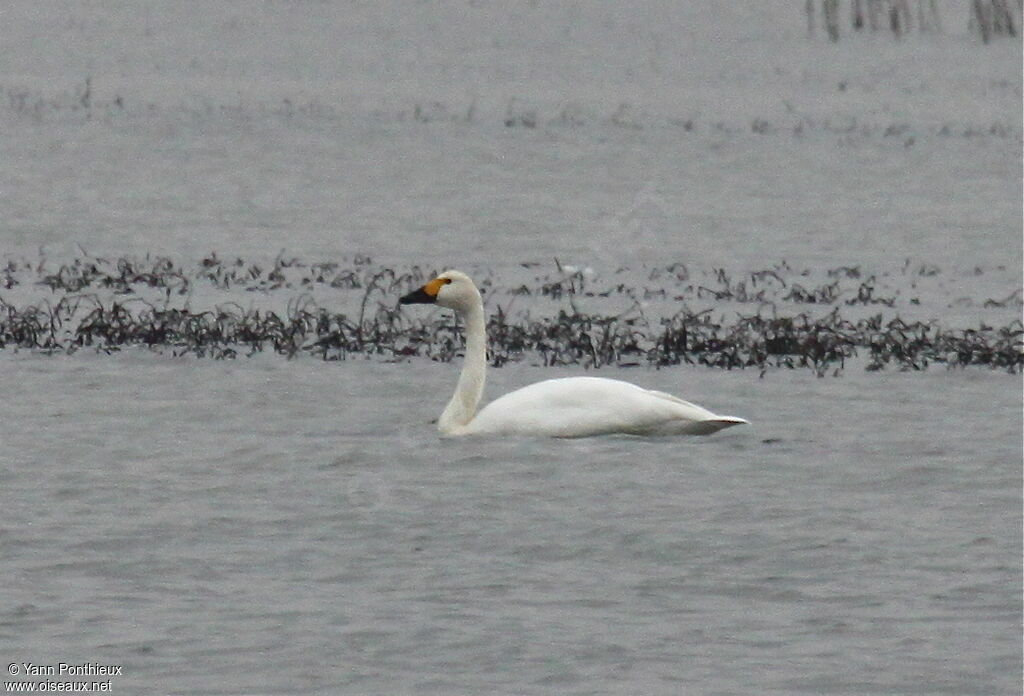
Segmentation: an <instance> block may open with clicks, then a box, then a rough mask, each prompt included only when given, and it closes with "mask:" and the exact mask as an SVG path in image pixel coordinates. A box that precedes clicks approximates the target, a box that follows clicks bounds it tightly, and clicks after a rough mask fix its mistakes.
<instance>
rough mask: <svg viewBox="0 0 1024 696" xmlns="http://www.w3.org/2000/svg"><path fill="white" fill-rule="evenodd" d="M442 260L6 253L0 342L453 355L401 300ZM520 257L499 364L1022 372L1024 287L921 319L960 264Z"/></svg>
mask: <svg viewBox="0 0 1024 696" xmlns="http://www.w3.org/2000/svg"><path fill="white" fill-rule="evenodd" d="M440 270H443V269H440V268H438V269H429V270H428V269H424V268H421V267H418V266H412V267H408V268H389V267H386V266H380V265H378V264H376V263H375V262H374V261H373V260H372V259H370V258H368V257H365V256H355V257H353V258H352V259H346V260H344V261H341V262H334V261H326V262H319V263H306V262H303V261H300V260H299V259H297V258H287V257H285V256H284V254H283V252H282V254H281V255H279V256H278V257H277V258H276V259H274V260H272V261H270V262H268V263H257V262H250V261H246V260H243V259H241V258H227V257H225V258H221V257H220V256H218V255H217V254H209V255H208V256H206V257H205V258H203V259H201V260H200V261H199V262H198V263H197V264H195V265H187V264H181V263H177V262H175V261H173V260H172V259H170V258H166V257H154V256H145V257H121V258H109V259H108V258H96V257H91V256H87V255H84V256H82V257H79V258H77V259H74V260H73V261H71V262H68V263H62V264H59V265H58V264H56V263H54V262H50V261H48V260H46V259H45V258H40V259H38V260H36V261H34V262H30V261H25V260H20V261H16V260H7V261H6V265H5V266H3V267H0V348H2V349H4V350H7V351H11V350H15V351H16V350H31V351H34V352H39V353H43V354H70V353H74V352H76V351H78V350H82V349H89V350H94V351H97V352H104V353H112V352H116V351H120V350H122V349H126V348H133V347H136V348H148V349H150V350H154V351H156V352H159V353H169V354H171V355H174V356H183V355H192V356H196V357H207V358H214V359H227V358H240V357H245V356H251V355H253V354H255V353H260V352H271V351H272V352H274V353H277V354H280V355H284V356H288V357H289V358H291V357H295V356H298V355H303V354H306V355H310V356H314V357H318V358H321V359H323V360H346V359H352V358H355V357H360V356H363V357H366V358H377V359H381V360H384V361H400V360H401V361H404V360H409V359H414V358H417V357H420V358H424V357H425V358H429V359H432V360H436V361H441V362H448V361H451V360H453V359H455V358H456V357H457V356H459V355H460V354H461V352H462V350H463V347H464V346H463V342H462V340H463V339H462V333H461V330H460V328H459V327H458V326H457V325H456V324H455V323H454V319H453V318H452V316H451V315H450V313H448V312H443V311H438V312H434V313H431V314H430V315H428V316H425V317H415V316H412V315H410V314H408V313H406V312H403V311H401V310H400V309H399V307H398V297H399V296H401V295H402V294H404V293H405V292H408V291H409V290H411V289H414V288H415V287H418V286H419V285H420V284H422V283H423V282H425V281H426V280H429V278H430V277H432V276H433V274H434V273H435V271H440ZM516 270H517V271H519V273H510V274H505V275H509V276H512V275H514V276H516V278H515V279H514V280H512V281H508V280H503V279H502V278H500V277H498V276H497V275H496V274H495V273H493V272H488V271H480V272H477V273H476V277H477V280H478V283H479V284H480V286H481V288H482V290H483V292H484V297H485V301H486V303H487V313H488V324H487V332H488V339H489V344H490V351H489V355H488V360H489V362H490V364H491V365H493V366H495V367H500V366H501V365H504V364H506V363H509V362H526V363H529V364H536V365H543V366H563V365H575V366H581V367H584V368H587V369H597V368H601V367H606V366H607V367H635V366H649V367H656V368H661V367H669V366H673V365H680V364H694V365H704V366H707V367H716V368H725V369H734V368H735V369H740V368H743V369H756V370H759V371H760V373H761V375H764V374H765V372H766V371H768V370H773V369H778V368H790V369H810V370H812V371H813V372H814V373H815V374H817V375H818V376H825V375H838V374H840V373H841V371H842V370H843V369H844V368H845V367H846V366H847V363H848V362H849V361H851V360H853V359H856V363H857V364H858V365H860V364H863V365H864V369H866V370H868V371H874V370H883V369H896V370H923V369H926V368H928V367H929V366H930V365H932V364H936V363H937V364H939V365H944V366H946V367H947V368H963V367H969V366H984V367H988V368H991V369H998V370H1004V371H1006V372H1008V373H1011V374H1017V373H1020V372H1021V371H1022V369H1024V326H1022V322H1021V319H1020V314H1021V308H1022V306H1024V291H1022V289H1021V288H1019V287H1018V288H1015V289H1012V290H1009V291H1007V292H1006V293H1005V294H1001V295H1000V296H997V297H983V298H973V299H972V298H964V297H954V296H952V295H950V296H949V297H946V298H939V299H940V300H941V301H942V302H946V303H947V304H946V306H947V307H948V308H950V309H951V310H957V311H951V312H950V314H951V315H959V316H960V317H961V319H962V318H963V316H964V315H967V316H972V317H973V318H972V319H971V320H970V321H963V320H959V321H958V320H956V317H955V316H954V317H953V318H952V319H950V318H946V319H939V318H921V317H923V316H930V315H931V314H934V313H935V312H934V311H933V308H932V306H933V305H934V301H935V290H932V289H926V288H923V287H922V288H920V289H921V290H922V292H920V293H918V294H919V295H920V296H917V295H915V289H916V288H918V283H926V282H927V281H933V282H934V281H936V279H939V280H941V279H942V278H943V275H944V272H943V271H942V270H940V269H939V268H937V267H934V266H930V265H928V264H919V263H912V262H910V261H909V260H908V261H906V262H905V263H904V264H903V266H902V268H898V269H894V270H892V271H887V272H884V273H879V272H869V271H868V270H866V269H863V268H861V267H860V266H841V267H837V268H831V269H827V270H823V271H821V272H812V271H809V270H801V269H794V268H791V267H790V266H789V265H788V264H787V263H785V262H784V261H783V262H780V263H777V264H775V265H774V266H771V267H767V268H764V269H760V270H754V271H748V272H744V273H742V274H738V273H731V272H729V271H727V270H726V269H721V268H714V269H698V268H693V267H691V266H688V265H687V264H684V263H673V264H670V265H666V266H664V267H655V268H651V267H644V268H641V269H627V268H620V269H617V270H616V271H615V272H612V273H607V274H603V275H602V274H597V273H595V272H594V271H593V270H591V269H589V268H583V269H579V268H577V267H574V266H568V265H564V264H562V263H560V262H559V261H558V260H557V259H556V260H555V261H554V263H551V262H546V263H539V262H525V263H522V264H520V265H519V266H518V267H517V268H516ZM1000 271H1002V272H1005V273H1006V274H1007V277H1008V278H1012V277H1013V276H1012V274H1009V273H1008V272H1006V271H1005V269H1000ZM973 273H974V275H976V276H980V275H982V274H984V273H986V271H984V270H983V269H974V271H973ZM946 275H948V272H946ZM520 281H522V282H520ZM954 281H955V282H953V283H952V284H953V285H955V286H958V287H959V280H957V279H954ZM939 285H942V283H941V282H940V283H939ZM922 305H928V306H927V307H924V308H922ZM526 306H529V307H530V310H526V309H523V308H524V307H526ZM610 306H611V307H612V308H613V309H614V310H615V311H614V313H607V309H608V308H609V307H610ZM922 312H924V313H922Z"/></svg>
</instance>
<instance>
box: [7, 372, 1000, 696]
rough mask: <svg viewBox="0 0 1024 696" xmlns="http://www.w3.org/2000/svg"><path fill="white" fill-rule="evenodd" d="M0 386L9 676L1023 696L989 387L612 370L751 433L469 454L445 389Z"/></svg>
mask: <svg viewBox="0 0 1024 696" xmlns="http://www.w3.org/2000/svg"><path fill="white" fill-rule="evenodd" d="M4 363H5V365H4V371H3V374H4V384H3V389H4V393H5V394H7V395H9V397H8V398H7V399H5V400H4V404H3V407H2V408H3V414H2V422H3V423H4V424H5V426H4V427H5V430H4V444H5V448H4V449H5V452H6V453H7V461H8V463H7V465H6V467H5V471H4V478H3V487H4V490H5V497H6V499H7V502H6V504H5V510H6V511H5V520H6V523H5V527H6V532H5V534H4V535H3V545H2V549H3V556H4V558H5V575H6V579H5V588H6V589H5V593H4V599H3V605H4V617H5V619H4V635H5V636H6V638H5V641H11V642H10V643H7V645H8V649H7V650H5V655H11V654H13V653H14V652H17V655H16V657H11V659H12V660H13V659H17V660H19V661H33V662H38V663H43V664H46V663H47V662H52V661H56V660H63V661H65V662H74V661H76V660H81V661H85V660H93V661H98V662H101V663H107V662H110V663H117V664H122V665H124V672H125V676H124V677H123V678H118V679H115V686H116V687H117V688H120V689H122V690H124V691H128V692H131V691H133V690H140V691H141V690H145V689H146V688H149V687H150V686H152V685H154V684H156V685H159V688H160V690H161V691H167V692H169V693H190V692H196V691H203V692H205V693H368V692H369V693H383V692H386V693H452V692H456V693H479V692H481V691H490V692H499V693H550V692H551V691H552V690H556V691H560V692H568V693H626V692H633V693H635V692H638V691H639V692H643V693H680V692H685V691H688V690H691V689H692V690H698V691H701V692H704V693H741V692H745V691H746V692H749V691H750V690H761V691H764V692H775V693H799V692H808V693H826V692H831V693H963V694H967V693H972V694H973V693H976V694H991V693H1010V692H1012V691H1013V688H1014V687H1013V684H1014V682H1015V681H1016V679H1017V677H1018V670H1017V662H1018V659H1019V654H1020V653H1019V647H1020V644H1019V633H1018V632H1017V631H1016V628H1015V627H1016V626H1017V624H1018V622H1019V618H1020V615H1019V611H1020V603H1019V600H1020V594H1019V592H1018V591H1017V589H1015V588H1016V587H1017V586H1018V585H1019V581H1020V576H1019V553H1018V552H1019V547H1020V536H1019V527H1020V524H1019V522H1020V516H1019V510H1020V507H1019V476H1020V462H1019V451H1018V437H1019V432H1020V418H1019V409H1018V408H1017V402H1018V399H1019V393H1018V389H1017V385H1016V384H1015V383H1016V380H1015V379H1011V378H1007V377H1006V376H1004V375H1000V374H992V373H979V372H958V373H946V372H943V371H940V370H935V371H932V372H929V373H927V374H924V375H919V374H908V373H904V374H895V375H891V376H889V377H888V378H887V379H886V380H885V382H884V388H879V385H878V384H877V382H876V381H875V379H874V377H860V378H843V379H824V380H822V379H817V378H814V377H811V376H805V375H794V374H785V375H779V376H776V377H769V378H766V379H764V380H759V379H757V377H756V375H755V374H754V373H752V372H747V373H721V374H719V373H715V372H710V373H709V372H708V371H701V370H687V369H678V370H672V371H671V372H670V373H669V372H666V373H663V374H660V375H657V374H652V373H649V372H643V373H639V372H635V371H629V370H622V371H621V372H623V373H624V374H623V375H618V374H615V373H614V372H612V371H608V372H606V374H609V375H614V376H624V377H627V378H630V379H635V380H637V381H640V382H641V383H643V382H646V383H648V384H652V385H653V384H658V383H661V384H663V382H662V380H668V381H671V382H672V386H673V387H674V388H675V390H676V391H679V392H681V393H684V394H688V395H692V396H693V397H694V398H699V399H700V400H701V401H702V402H704V403H708V404H709V405H712V406H713V407H720V406H723V405H727V404H745V408H744V409H742V410H743V415H745V416H747V417H749V418H750V419H751V420H752V421H753V422H754V426H752V427H751V428H749V429H740V428H737V429H735V430H731V431H728V432H725V433H721V434H719V435H717V436H715V437H710V438H699V439H698V438H691V439H664V440H642V439H634V438H627V437H623V438H598V439H592V440H580V441H553V442H552V441H543V440H541V441H532V440H520V441H482V442H480V441H478V442H459V441H440V440H439V439H437V438H436V436H435V435H434V433H433V430H432V427H431V426H430V424H429V423H428V421H429V420H430V419H431V418H432V417H433V416H434V415H436V413H435V412H436V410H437V409H439V408H440V407H441V406H442V405H443V400H444V397H445V396H446V390H447V388H448V387H449V386H450V382H451V381H452V379H451V378H452V377H453V374H452V368H451V367H450V366H440V365H433V364H427V365H424V364H402V365H380V364H375V363H366V364H364V365H346V364H326V363H321V362H317V361H313V360H299V361H293V362H285V361H283V360H279V359H275V358H268V359H262V358H253V359H251V360H248V361H244V362H238V363H227V364H225V363H214V362H211V361H193V360H182V361H176V360H168V359H166V358H163V357H155V356H146V355H137V354H135V355H121V356H116V357H106V356H103V357H98V356H97V357H86V356H80V355H79V356H75V357H73V358H71V359H64V358H42V357H35V356H24V355H18V356H9V355H8V356H4ZM549 372H550V371H547V370H542V369H536V368H512V369H506V370H502V371H500V372H499V373H496V374H495V375H494V380H493V382H494V384H493V385H492V386H493V387H494V392H495V393H497V392H500V391H503V390H504V389H505V388H507V387H508V386H511V384H512V383H520V382H527V381H529V380H532V379H536V378H540V377H543V376H547V375H548V374H549ZM12 375H17V377H13V376H12ZM26 377H29V378H28V379H26ZM655 380H657V382H656V381H655ZM55 391H59V392H61V393H63V394H65V395H66V396H65V398H63V399H54V398H52V397H51V396H48V395H49V394H50V393H51V392H55ZM410 414H417V415H416V416H414V417H410ZM1015 636H1017V637H1016V638H1015Z"/></svg>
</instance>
